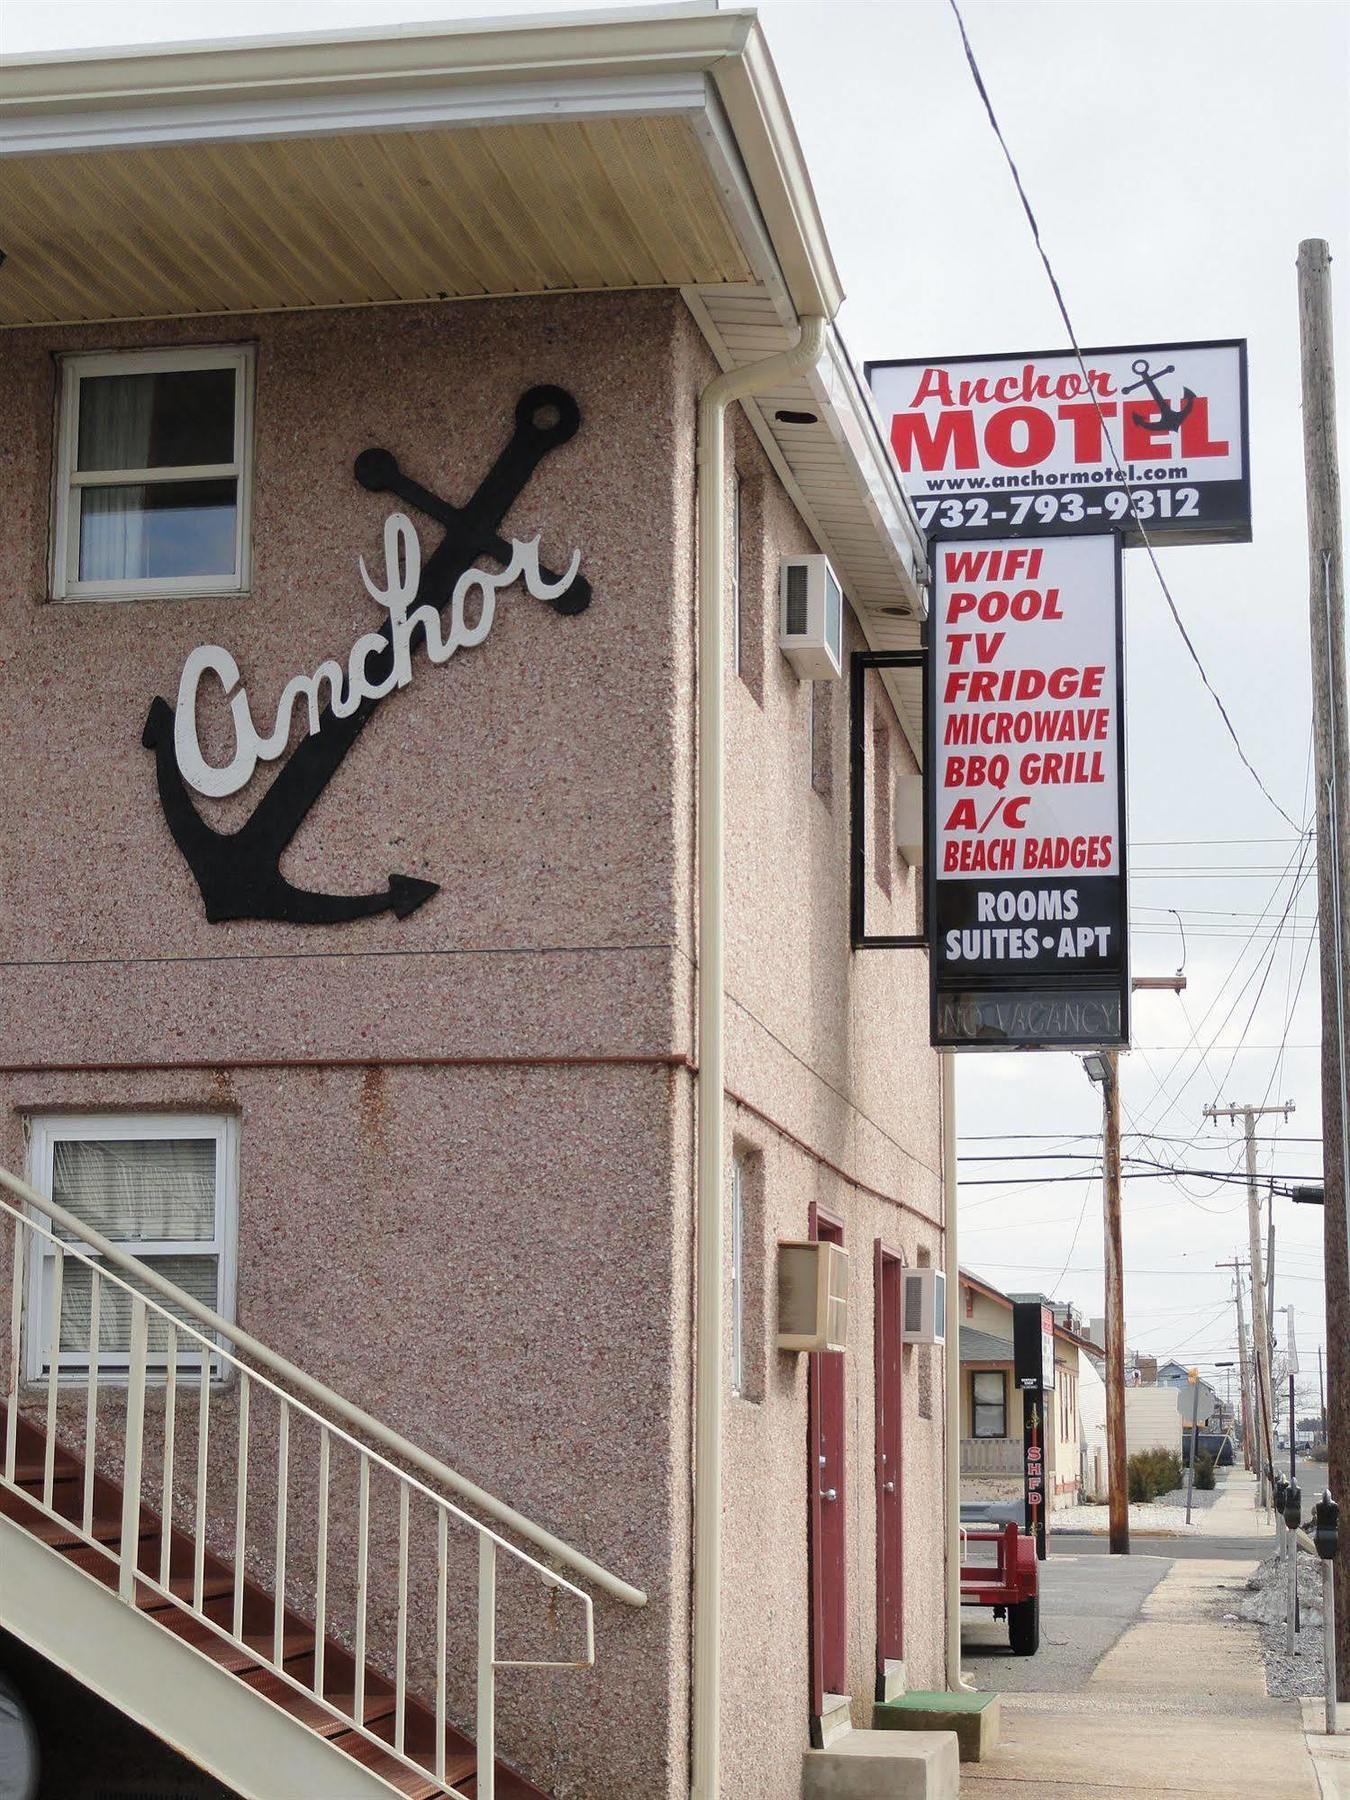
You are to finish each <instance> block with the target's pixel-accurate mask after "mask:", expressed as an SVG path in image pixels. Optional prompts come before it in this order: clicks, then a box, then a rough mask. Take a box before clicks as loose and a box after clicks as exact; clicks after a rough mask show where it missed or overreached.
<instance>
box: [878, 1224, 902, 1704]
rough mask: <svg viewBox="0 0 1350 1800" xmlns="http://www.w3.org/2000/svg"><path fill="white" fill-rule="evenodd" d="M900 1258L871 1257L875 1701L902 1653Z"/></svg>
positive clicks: (880, 1251) (881, 1254)
mask: <svg viewBox="0 0 1350 1800" xmlns="http://www.w3.org/2000/svg"><path fill="white" fill-rule="evenodd" d="M901 1267H902V1264H901V1262H900V1258H899V1257H898V1256H892V1255H891V1254H890V1252H889V1251H886V1250H883V1249H882V1247H881V1240H880V1239H879V1238H878V1240H877V1245H876V1255H875V1271H874V1273H875V1291H876V1319H875V1330H876V1346H875V1353H876V1401H877V1698H878V1699H884V1698H885V1692H886V1664H887V1663H888V1662H899V1661H900V1660H901V1658H902V1657H903V1656H904V1654H905V1628H904V1556H903V1548H904V1512H903V1501H902V1498H901V1496H902V1492H903V1489H902V1484H901V1479H900V1474H901V1439H900V1290H901V1279H900V1270H901Z"/></svg>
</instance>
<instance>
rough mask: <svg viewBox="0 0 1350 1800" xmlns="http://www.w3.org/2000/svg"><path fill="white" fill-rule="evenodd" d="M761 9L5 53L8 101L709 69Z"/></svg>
mask: <svg viewBox="0 0 1350 1800" xmlns="http://www.w3.org/2000/svg"><path fill="white" fill-rule="evenodd" d="M753 19H754V13H753V11H745V10H739V11H738V10H735V9H729V10H726V11H717V10H716V9H715V8H710V7H709V6H707V5H705V4H701V3H700V4H685V5H671V6H648V7H643V6H638V7H625V8H622V9H615V10H614V11H590V12H576V13H534V14H529V15H523V16H517V17H515V18H509V19H492V20H485V19H464V20H454V21H450V22H444V23H431V24H408V25H393V26H377V27H357V28H356V29H353V30H347V31H312V32H293V33H286V34H282V35H275V36H270V37H235V38H213V39H198V40H195V41H193V40H188V41H181V42H177V43H161V44H148V45H137V46H135V47H134V48H127V47H124V46H110V47H105V48H102V49H92V50H72V51H67V52H56V53H49V52H46V51H39V52H35V53H33V54H30V55H25V56H8V57H6V58H5V59H4V62H3V64H0V113H10V112H13V113H18V112H20V111H23V110H36V109H39V108H61V107H72V108H73V107H79V108H82V109H88V108H91V107H96V106H106V107H111V108H116V107H118V106H120V105H123V104H125V103H127V102H131V103H133V104H134V103H135V102H136V101H137V100H138V99H145V98H148V97H150V96H158V97H159V98H160V99H168V98H170V97H177V98H180V99H184V100H192V99H197V100H201V99H203V98H205V97H206V96H207V95H209V94H216V95H217V96H219V97H221V98H227V97H229V96H230V95H232V94H238V93H240V92H244V91H247V90H255V91H256V90H257V89H259V88H262V87H268V88H271V89H273V90H274V91H277V92H278V93H290V94H294V93H296V92H299V91H310V92H313V91H315V90H320V89H323V88H342V87H347V86H350V85H353V84H359V85H370V86H384V85H388V84H389V83H394V82H400V81H402V82H414V83H415V82H418V81H426V80H435V81H460V82H465V83H473V82H478V81H482V80H484V79H487V78H490V77H491V76H492V75H494V74H497V75H506V74H524V73H525V72H526V71H530V72H532V73H533V74H534V76H535V78H536V79H542V80H547V79H549V78H551V77H553V76H561V75H565V74H566V73H567V72H568V71H569V69H573V70H574V69H577V68H582V69H585V70H587V71H589V72H590V73H593V74H604V73H621V72H624V71H625V70H631V69H633V68H634V67H637V66H641V65H646V66H647V67H650V68H671V69H677V68H703V69H706V68H708V67H709V66H710V65H711V64H712V63H713V62H714V61H716V60H717V59H718V58H719V57H721V56H727V55H735V54H737V53H738V51H739V50H740V47H741V45H742V43H743V42H744V40H745V37H746V34H747V31H748V28H749V25H750V23H751V22H752V21H753Z"/></svg>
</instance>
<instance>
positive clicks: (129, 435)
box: [78, 375, 155, 581]
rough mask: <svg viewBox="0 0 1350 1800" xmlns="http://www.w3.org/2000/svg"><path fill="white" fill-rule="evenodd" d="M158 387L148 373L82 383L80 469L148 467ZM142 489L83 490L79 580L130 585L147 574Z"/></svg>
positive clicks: (93, 379) (105, 377) (81, 491)
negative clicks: (129, 582) (130, 581)
mask: <svg viewBox="0 0 1350 1800" xmlns="http://www.w3.org/2000/svg"><path fill="white" fill-rule="evenodd" d="M154 398H155V384H154V379H153V377H152V376H149V375H102V376H88V377H86V378H85V379H84V380H83V381H82V382H81V383H80V431H79V463H78V466H79V467H80V468H81V469H144V468H146V467H147V466H148V465H149V461H150V425H151V417H152V413H153V408H154ZM142 501H143V493H142V490H141V488H140V487H121V486H119V487H107V488H99V487H84V488H81V489H80V579H81V580H82V581H127V580H136V579H139V578H141V577H143V576H145V575H146V574H148V572H149V570H148V567H147V545H146V531H145V510H144V506H143V504H142Z"/></svg>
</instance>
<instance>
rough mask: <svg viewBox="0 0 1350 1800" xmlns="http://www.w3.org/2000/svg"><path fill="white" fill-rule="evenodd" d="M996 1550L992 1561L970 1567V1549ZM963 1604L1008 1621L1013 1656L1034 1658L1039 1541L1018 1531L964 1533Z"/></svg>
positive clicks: (969, 1528) (1038, 1601)
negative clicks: (986, 1546)
mask: <svg viewBox="0 0 1350 1800" xmlns="http://www.w3.org/2000/svg"><path fill="white" fill-rule="evenodd" d="M973 1544H992V1545H993V1546H994V1556H993V1560H992V1561H980V1562H968V1561H967V1560H966V1559H967V1556H968V1555H969V1547H970V1546H971V1545H973ZM961 1604H962V1606H992V1607H993V1609H994V1617H995V1618H996V1619H1001V1618H1003V1616H1004V1615H1005V1614H1006V1615H1007V1619H1008V1642H1009V1643H1010V1644H1011V1646H1012V1653H1013V1655H1014V1656H1034V1655H1035V1654H1036V1652H1037V1650H1038V1649H1039V1648H1040V1642H1041V1599H1040V1593H1039V1590H1038V1586H1037V1575H1036V1540H1035V1538H1033V1537H1031V1536H1029V1535H1027V1534H1025V1533H1023V1532H1021V1531H1019V1530H1018V1528H1017V1526H1016V1525H1012V1524H1008V1525H989V1526H985V1527H984V1528H980V1527H978V1526H975V1527H972V1526H970V1525H963V1526H962V1527H961Z"/></svg>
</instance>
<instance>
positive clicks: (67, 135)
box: [0, 71, 708, 158]
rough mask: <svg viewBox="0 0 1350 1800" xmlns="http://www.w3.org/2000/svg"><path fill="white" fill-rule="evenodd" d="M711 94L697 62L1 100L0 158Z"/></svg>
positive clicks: (623, 112) (697, 99)
mask: <svg viewBox="0 0 1350 1800" xmlns="http://www.w3.org/2000/svg"><path fill="white" fill-rule="evenodd" d="M707 103H708V82H707V77H706V76H704V75H702V74H700V73H697V72H693V71H691V72H688V73H680V72H674V71H672V72H650V73H641V74H633V75H611V76H577V77H574V78H571V79H568V80H566V81H557V82H553V83H549V84H548V85H546V86H545V85H541V83H539V82H538V81H519V80H518V81H500V82H484V83H481V84H476V85H474V86H472V87H447V86H438V87H416V88H397V89H380V88H374V89H352V90H350V91H348V92H345V93H334V92H332V91H325V92H322V93H316V94H300V95H288V96H286V97H284V98H282V97H278V96H276V95H271V94H266V95H259V96H257V97H252V96H249V97H239V98H236V99H232V100H208V101H204V102H198V101H179V102H176V103H173V104H167V105H138V106H131V105H127V106H123V107H118V108H115V109H113V108H100V109H96V110H93V111H84V110H78V111H72V112H37V113H33V114H30V115H28V116H20V117H19V118H15V119H11V118H8V117H6V116H5V113H4V109H3V105H2V104H0V158H4V157H6V156H49V155H54V154H61V153H65V152H72V153H73V152H77V151H84V150H106V149H118V148H123V147H135V148H152V147H154V146H156V145H159V146H165V145H172V144H191V143H225V142H229V141H230V140H232V139H239V138H255V139H260V140H264V141H267V142H275V141H277V140H280V139H285V138H300V137H304V138H308V137H333V136H338V135H342V134H347V133H360V132H369V131H417V130H423V129H430V128H434V127H436V126H438V125H448V126H475V125H500V124H511V125H522V124H537V123H544V122H548V121H550V120H564V119H586V118H641V117H646V118H652V117H664V118H670V117H679V116H684V117H687V118H688V119H689V120H690V121H691V123H693V122H696V121H697V120H698V119H700V118H701V117H702V115H703V114H704V112H705V111H706V108H707Z"/></svg>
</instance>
